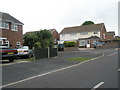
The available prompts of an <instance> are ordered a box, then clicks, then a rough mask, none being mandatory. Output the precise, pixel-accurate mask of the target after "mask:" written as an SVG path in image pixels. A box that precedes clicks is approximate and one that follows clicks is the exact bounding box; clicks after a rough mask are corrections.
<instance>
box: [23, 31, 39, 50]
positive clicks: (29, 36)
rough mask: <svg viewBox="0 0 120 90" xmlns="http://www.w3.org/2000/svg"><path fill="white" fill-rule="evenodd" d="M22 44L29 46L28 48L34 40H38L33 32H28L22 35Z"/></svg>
mask: <svg viewBox="0 0 120 90" xmlns="http://www.w3.org/2000/svg"><path fill="white" fill-rule="evenodd" d="M23 39H24V45H26V46H29V48H30V49H32V47H33V46H34V44H35V42H37V41H38V37H37V36H36V35H35V33H28V34H26V35H25V36H24V38H23Z"/></svg>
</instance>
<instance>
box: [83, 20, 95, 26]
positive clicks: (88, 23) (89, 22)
mask: <svg viewBox="0 0 120 90" xmlns="http://www.w3.org/2000/svg"><path fill="white" fill-rule="evenodd" d="M90 24H94V22H92V21H85V22H84V23H83V24H82V26H83V25H90Z"/></svg>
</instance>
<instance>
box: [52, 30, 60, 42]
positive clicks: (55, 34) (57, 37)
mask: <svg viewBox="0 0 120 90" xmlns="http://www.w3.org/2000/svg"><path fill="white" fill-rule="evenodd" d="M52 37H53V38H54V39H56V40H60V37H59V33H58V32H57V31H56V30H55V31H54V32H52Z"/></svg>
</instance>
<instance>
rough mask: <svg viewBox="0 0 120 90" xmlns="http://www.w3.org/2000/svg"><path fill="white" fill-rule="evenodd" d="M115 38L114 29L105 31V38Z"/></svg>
mask: <svg viewBox="0 0 120 90" xmlns="http://www.w3.org/2000/svg"><path fill="white" fill-rule="evenodd" d="M114 38H115V32H114V31H110V32H107V33H106V39H107V40H112V39H114Z"/></svg>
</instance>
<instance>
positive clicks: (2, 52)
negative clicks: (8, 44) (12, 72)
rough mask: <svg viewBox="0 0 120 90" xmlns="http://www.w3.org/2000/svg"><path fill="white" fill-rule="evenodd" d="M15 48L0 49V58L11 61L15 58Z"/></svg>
mask: <svg viewBox="0 0 120 90" xmlns="http://www.w3.org/2000/svg"><path fill="white" fill-rule="evenodd" d="M17 53H18V52H17V49H0V59H2V60H9V61H10V62H13V61H14V60H15V59H16V58H17Z"/></svg>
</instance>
